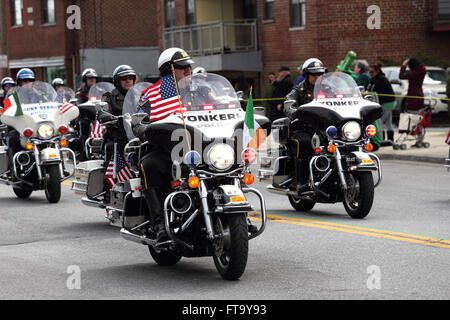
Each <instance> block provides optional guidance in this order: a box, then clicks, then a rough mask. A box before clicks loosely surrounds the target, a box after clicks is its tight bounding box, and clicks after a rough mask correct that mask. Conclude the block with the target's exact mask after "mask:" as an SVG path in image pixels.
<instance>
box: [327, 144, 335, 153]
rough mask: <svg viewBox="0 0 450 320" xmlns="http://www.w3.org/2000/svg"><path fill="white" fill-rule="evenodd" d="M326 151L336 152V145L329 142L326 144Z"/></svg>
mask: <svg viewBox="0 0 450 320" xmlns="http://www.w3.org/2000/svg"><path fill="white" fill-rule="evenodd" d="M328 152H330V153H335V152H336V146H335V145H334V144H330V145H329V146H328Z"/></svg>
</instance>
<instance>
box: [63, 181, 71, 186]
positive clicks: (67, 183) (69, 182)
mask: <svg viewBox="0 0 450 320" xmlns="http://www.w3.org/2000/svg"><path fill="white" fill-rule="evenodd" d="M61 184H63V185H65V186H69V187H71V186H72V180H64V181H63V182H61Z"/></svg>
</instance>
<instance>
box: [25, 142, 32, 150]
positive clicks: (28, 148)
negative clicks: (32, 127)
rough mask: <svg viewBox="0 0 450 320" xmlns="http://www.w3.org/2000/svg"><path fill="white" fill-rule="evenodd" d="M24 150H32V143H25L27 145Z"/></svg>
mask: <svg viewBox="0 0 450 320" xmlns="http://www.w3.org/2000/svg"><path fill="white" fill-rule="evenodd" d="M25 149H27V150H33V144H32V143H30V142H29V143H27V145H26V146H25Z"/></svg>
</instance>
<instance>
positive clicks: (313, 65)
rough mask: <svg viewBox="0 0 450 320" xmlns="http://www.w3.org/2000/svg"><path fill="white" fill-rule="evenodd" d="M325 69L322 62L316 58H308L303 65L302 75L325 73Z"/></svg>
mask: <svg viewBox="0 0 450 320" xmlns="http://www.w3.org/2000/svg"><path fill="white" fill-rule="evenodd" d="M325 71H326V70H325V67H324V66H323V63H322V61H320V60H319V59H317V58H309V59H308V60H306V61H305V63H303V68H302V74H303V75H306V74H315V73H325Z"/></svg>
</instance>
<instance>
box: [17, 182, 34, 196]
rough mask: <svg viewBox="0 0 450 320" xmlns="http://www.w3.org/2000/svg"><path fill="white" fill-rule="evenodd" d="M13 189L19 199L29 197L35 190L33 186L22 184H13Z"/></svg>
mask: <svg viewBox="0 0 450 320" xmlns="http://www.w3.org/2000/svg"><path fill="white" fill-rule="evenodd" d="M13 191H14V193H15V194H16V196H17V197H18V198H19V199H27V198H28V197H29V196H30V195H31V193H32V192H33V189H32V188H31V187H28V186H25V185H23V184H20V185H15V186H13Z"/></svg>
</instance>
